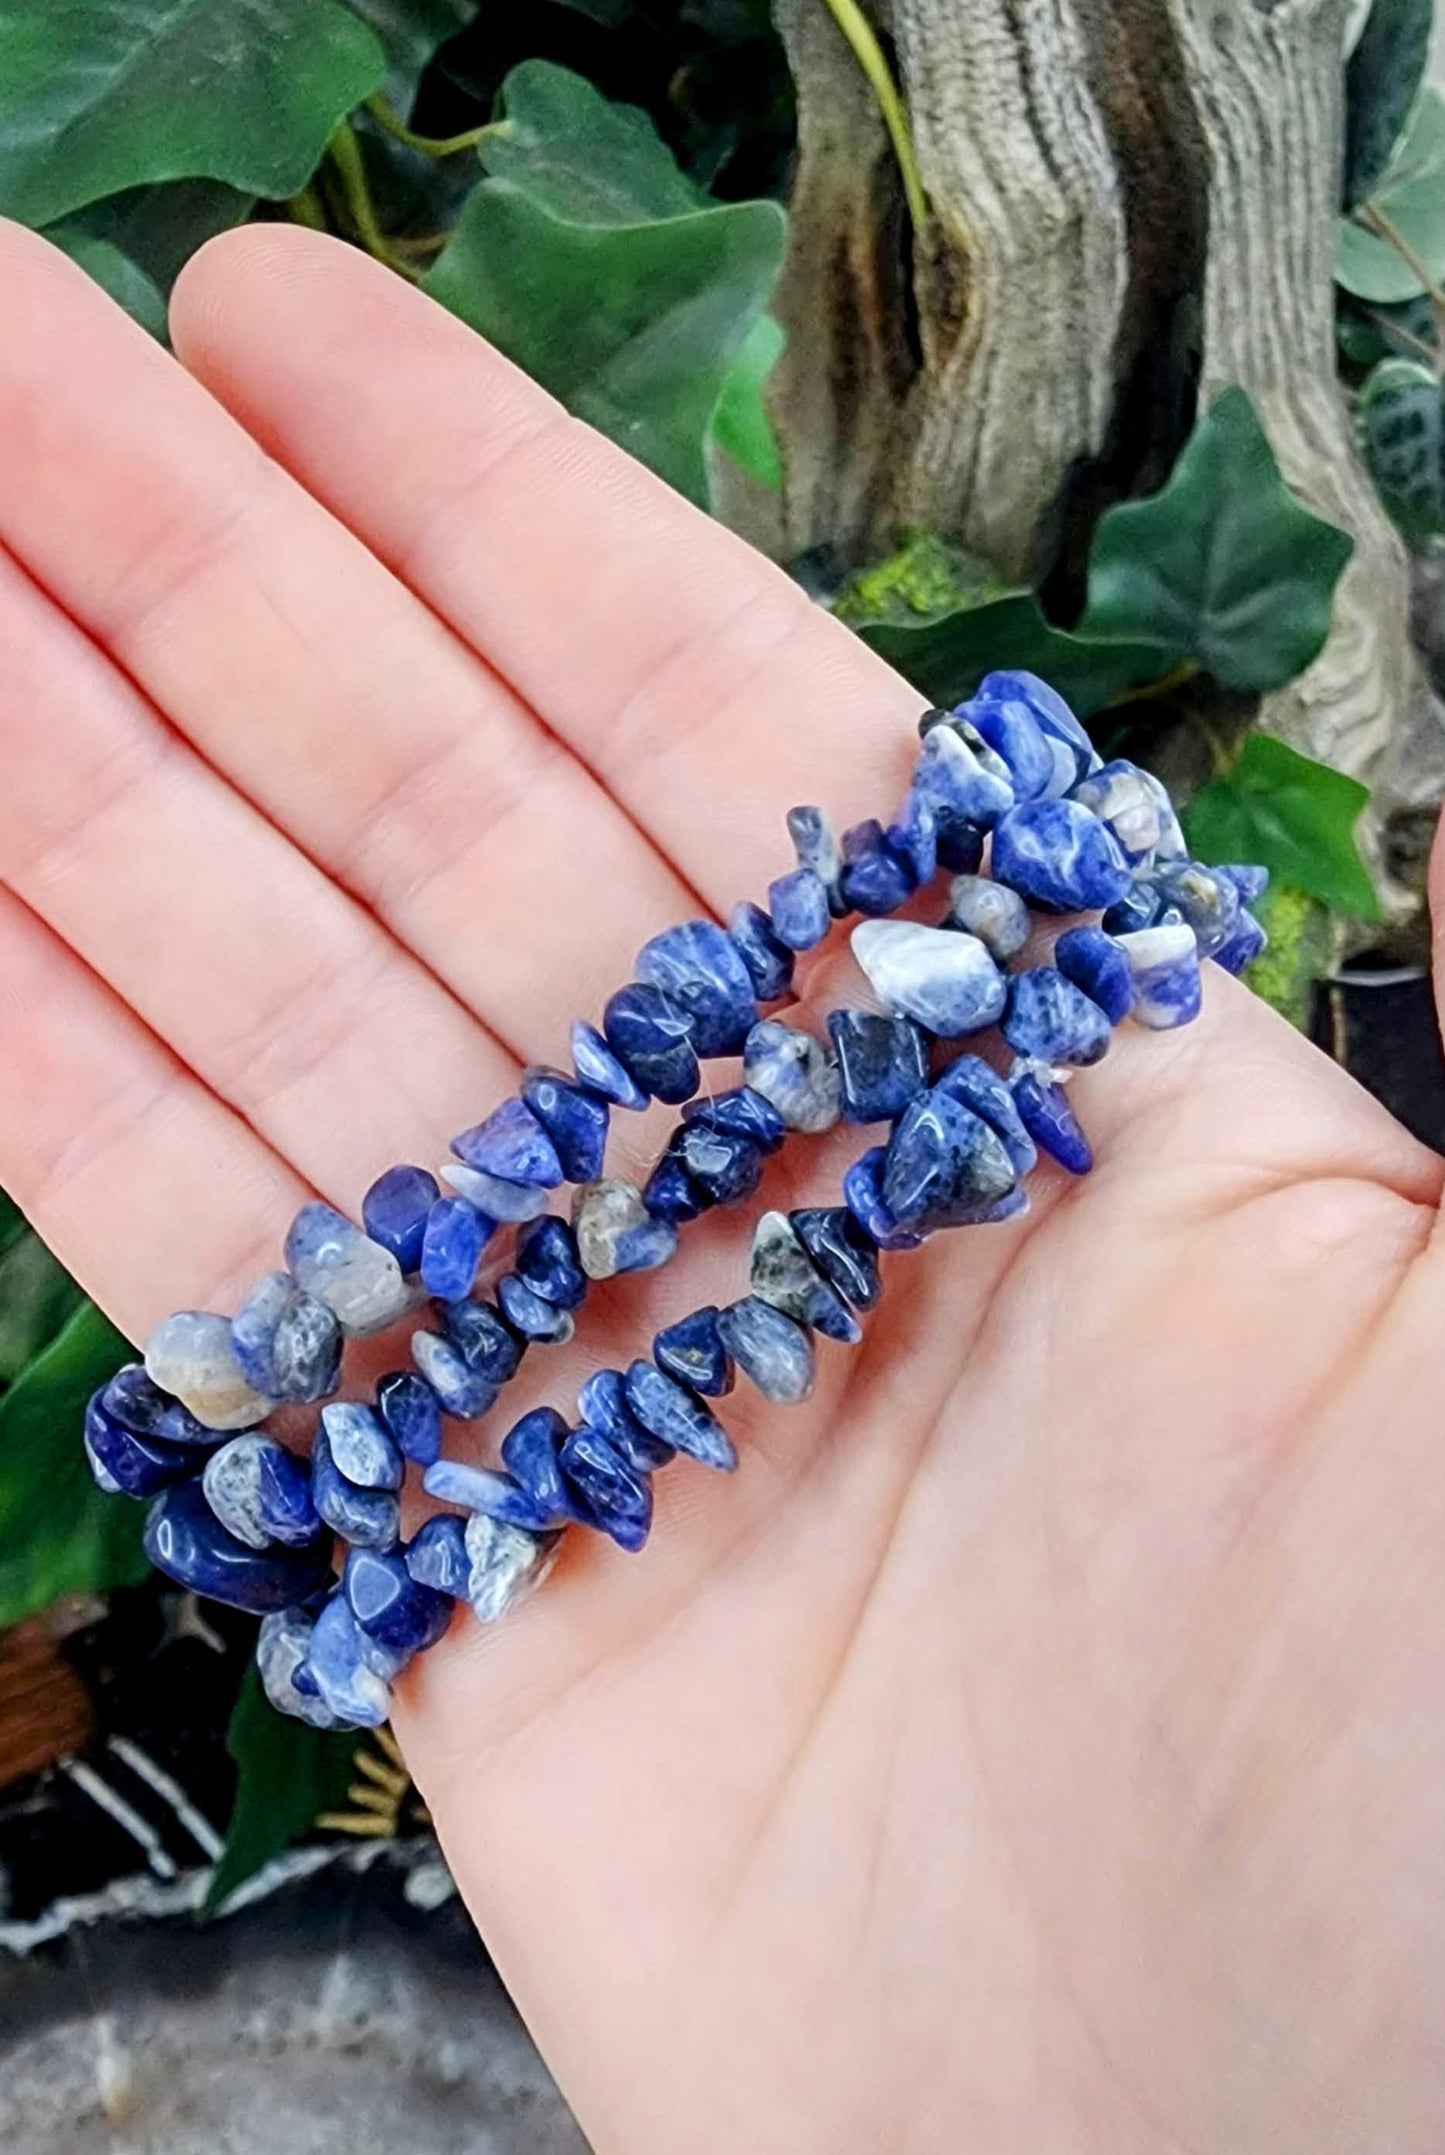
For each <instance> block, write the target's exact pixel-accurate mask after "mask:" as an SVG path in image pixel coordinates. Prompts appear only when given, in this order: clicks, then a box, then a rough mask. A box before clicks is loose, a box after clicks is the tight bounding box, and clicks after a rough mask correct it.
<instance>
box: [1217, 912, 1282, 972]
mask: <svg viewBox="0 0 1445 2155" xmlns="http://www.w3.org/2000/svg"><path fill="white" fill-rule="evenodd" d="M1268 948H1269V937H1268V936H1267V935H1266V934H1265V932H1264V930H1263V928H1262V927H1261V926H1260V924H1259V922H1258V921H1257V920H1256V919H1255V917H1254V915H1253V913H1243V912H1242V913H1241V914H1240V916H1239V924H1238V926H1237V927H1236V928H1235V931H1234V933H1233V935H1232V936H1231V937H1230V938H1229V941H1228V942H1227V943H1226V944H1225V945H1224V948H1223V949H1222V950H1216V951H1215V953H1214V962H1215V964H1216V965H1217V966H1220V967H1221V968H1222V969H1223V971H1225V972H1226V973H1242V972H1243V971H1244V969H1245V967H1246V966H1247V965H1253V963H1254V961H1255V959H1256V958H1257V957H1259V955H1260V954H1261V952H1262V951H1265V950H1267V949H1268Z"/></svg>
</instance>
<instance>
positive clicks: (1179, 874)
mask: <svg viewBox="0 0 1445 2155" xmlns="http://www.w3.org/2000/svg"><path fill="white" fill-rule="evenodd" d="M1149 880H1150V882H1151V883H1152V884H1153V885H1154V888H1155V889H1156V890H1157V891H1158V893H1159V896H1160V898H1161V900H1162V901H1163V903H1164V904H1165V905H1166V906H1172V907H1173V908H1174V909H1175V910H1176V911H1177V913H1178V914H1179V917H1180V919H1181V920H1183V921H1184V922H1185V923H1186V924H1187V925H1188V926H1189V927H1191V928H1192V929H1193V930H1194V940H1195V942H1196V943H1197V945H1198V946H1199V955H1200V957H1201V958H1212V957H1213V956H1214V954H1215V952H1216V951H1219V950H1223V949H1224V947H1225V945H1226V944H1227V943H1228V942H1229V941H1230V940H1231V938H1232V937H1233V935H1234V933H1235V930H1236V929H1237V928H1238V926H1239V916H1240V913H1241V912H1242V911H1243V907H1242V904H1241V901H1240V896H1239V890H1238V886H1237V885H1236V884H1235V883H1234V882H1233V880H1232V879H1231V878H1230V877H1229V876H1223V875H1221V874H1220V873H1219V871H1218V869H1217V868H1206V867H1205V866H1204V865H1203V863H1202V862H1200V861H1169V862H1166V863H1165V865H1164V866H1163V867H1160V868H1156V869H1155V870H1154V871H1153V872H1152V874H1151V875H1150V878H1149Z"/></svg>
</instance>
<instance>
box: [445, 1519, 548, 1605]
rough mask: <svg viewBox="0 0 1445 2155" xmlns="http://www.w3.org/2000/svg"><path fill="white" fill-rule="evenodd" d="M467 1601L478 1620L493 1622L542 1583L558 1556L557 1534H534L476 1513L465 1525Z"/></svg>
mask: <svg viewBox="0 0 1445 2155" xmlns="http://www.w3.org/2000/svg"><path fill="white" fill-rule="evenodd" d="M466 1544H467V1557H468V1560H469V1562H470V1565H471V1570H470V1572H469V1574H468V1577H467V1600H468V1601H469V1602H470V1603H471V1607H472V1613H473V1615H474V1616H475V1617H476V1618H477V1620H478V1622H479V1623H483V1624H494V1623H496V1622H498V1621H499V1619H500V1618H502V1617H504V1616H505V1615H506V1614H507V1612H508V1610H510V1609H514V1608H515V1607H516V1606H517V1603H518V1602H519V1601H522V1600H524V1599H525V1598H526V1596H527V1595H528V1594H530V1593H531V1592H533V1590H534V1589H535V1588H536V1587H538V1586H540V1585H541V1583H542V1581H543V1580H544V1579H545V1578H546V1576H547V1573H548V1572H549V1571H550V1569H551V1567H552V1563H553V1560H554V1558H555V1555H556V1537H555V1535H546V1534H532V1533H529V1532H528V1531H527V1530H526V1529H525V1528H524V1527H515V1526H505V1525H503V1524H502V1523H501V1522H500V1521H498V1520H495V1519H488V1518H487V1517H486V1515H485V1513H483V1512H477V1513H474V1514H473V1516H472V1517H471V1518H470V1519H469V1520H468V1521H467V1526H466Z"/></svg>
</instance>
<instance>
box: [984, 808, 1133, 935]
mask: <svg viewBox="0 0 1445 2155" xmlns="http://www.w3.org/2000/svg"><path fill="white" fill-rule="evenodd" d="M992 874H993V877H994V880H995V882H998V883H1007V884H1008V886H1009V888H1010V889H1011V890H1016V891H1017V892H1018V894H1019V896H1020V897H1021V898H1026V899H1027V900H1028V902H1029V904H1030V905H1031V906H1033V907H1034V908H1035V910H1036V911H1039V912H1047V913H1091V912H1098V911H1101V910H1102V909H1103V908H1104V907H1106V906H1111V905H1116V904H1117V903H1118V901H1119V900H1120V899H1121V898H1122V897H1123V895H1124V893H1125V892H1126V891H1127V890H1128V888H1129V884H1130V882H1131V880H1132V878H1131V876H1130V872H1129V866H1128V863H1127V862H1126V860H1125V859H1124V856H1123V854H1122V853H1121V852H1120V851H1119V848H1118V846H1117V844H1116V843H1115V841H1114V837H1113V834H1112V832H1111V831H1110V830H1109V829H1108V828H1107V826H1106V825H1105V824H1103V823H1101V822H1100V821H1099V819H1098V817H1097V816H1095V815H1091V814H1090V813H1089V810H1088V809H1087V808H1081V807H1080V806H1079V805H1078V803H1077V801H1059V800H1047V801H1025V802H1023V803H1022V805H1021V806H1020V807H1018V808H1013V809H1010V811H1009V813H1008V814H1007V815H1006V816H1003V817H1001V818H1000V820H999V823H998V827H997V829H996V830H995V831H994V834H993V861H992Z"/></svg>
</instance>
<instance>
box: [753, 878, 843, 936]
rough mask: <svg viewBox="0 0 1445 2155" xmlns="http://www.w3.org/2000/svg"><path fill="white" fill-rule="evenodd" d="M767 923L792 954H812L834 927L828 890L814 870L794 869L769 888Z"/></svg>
mask: <svg viewBox="0 0 1445 2155" xmlns="http://www.w3.org/2000/svg"><path fill="white" fill-rule="evenodd" d="M768 919H769V920H770V921H771V923H772V928H773V933H774V935H775V936H776V937H777V938H778V941H779V942H780V943H785V944H786V945H787V947H788V949H789V950H813V949H815V948H816V947H817V945H818V944H819V943H821V942H822V940H823V938H824V937H825V936H826V934H827V933H828V930H829V928H830V927H831V926H832V921H833V915H832V912H831V910H830V909H829V905H828V886H827V884H826V883H824V881H823V880H822V878H821V876H818V875H815V874H814V872H813V870H812V869H811V868H794V869H792V870H791V871H790V872H789V873H788V874H787V875H780V876H779V877H778V878H777V880H776V881H775V882H772V883H770V884H769V885H768Z"/></svg>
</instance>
